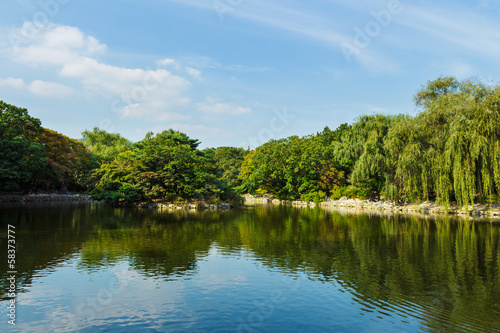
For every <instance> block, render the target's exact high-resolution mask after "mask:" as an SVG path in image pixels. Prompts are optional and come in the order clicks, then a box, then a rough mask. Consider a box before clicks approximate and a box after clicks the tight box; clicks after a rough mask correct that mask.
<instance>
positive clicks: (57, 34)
mask: <svg viewBox="0 0 500 333" xmlns="http://www.w3.org/2000/svg"><path fill="white" fill-rule="evenodd" d="M28 24H30V23H29V22H27V23H24V26H23V27H22V28H21V29H18V30H15V31H13V32H12V33H13V34H14V35H16V34H17V35H18V36H22V34H23V32H22V31H23V30H25V29H27V28H26V25H28ZM105 50H106V45H104V44H101V43H99V41H98V40H97V39H95V38H94V37H92V36H87V35H85V34H84V33H82V32H81V31H80V30H79V29H78V28H75V27H70V26H61V25H56V24H49V25H48V26H47V27H45V29H43V30H42V31H40V32H39V33H38V34H37V35H35V36H34V37H33V38H30V39H27V40H26V43H24V45H18V46H15V47H13V48H12V49H11V50H10V52H9V55H10V56H11V58H12V59H13V60H14V61H18V62H22V63H24V64H27V65H31V66H37V65H56V66H60V65H64V64H67V63H70V62H72V61H74V60H75V58H80V57H81V56H91V55H95V54H98V53H102V52H104V51H105Z"/></svg>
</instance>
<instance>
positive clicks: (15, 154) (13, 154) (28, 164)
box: [0, 101, 46, 191]
mask: <svg viewBox="0 0 500 333" xmlns="http://www.w3.org/2000/svg"><path fill="white" fill-rule="evenodd" d="M41 131H42V128H41V122H40V120H39V119H37V118H33V117H31V116H29V115H28V110H26V109H23V108H18V107H16V106H14V105H10V104H7V103H4V102H3V101H0V156H1V159H0V190H3V191H6V190H18V189H22V188H26V187H28V186H30V182H31V178H32V175H33V173H34V172H35V171H36V170H38V169H39V168H41V167H43V166H44V165H45V164H46V160H45V159H44V158H43V156H42V151H43V146H42V145H41V144H40V143H39V142H38V138H37V136H38V135H39V134H40V132H41Z"/></svg>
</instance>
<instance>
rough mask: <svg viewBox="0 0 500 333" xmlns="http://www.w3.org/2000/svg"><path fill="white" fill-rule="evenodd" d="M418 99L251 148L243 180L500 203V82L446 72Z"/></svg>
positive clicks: (309, 189) (296, 194) (268, 187)
mask: <svg viewBox="0 0 500 333" xmlns="http://www.w3.org/2000/svg"><path fill="white" fill-rule="evenodd" d="M415 101H416V104H417V106H418V107H420V112H419V113H418V115H417V116H415V117H411V116H407V115H398V116H383V115H373V116H362V117H360V118H358V119H357V120H356V121H355V122H354V124H352V125H347V124H344V125H342V126H340V127H339V128H338V129H337V130H335V131H330V130H329V129H328V128H325V130H324V131H323V132H321V133H317V134H316V135H312V136H306V137H303V138H298V137H290V138H287V139H282V140H278V141H275V140H271V141H270V142H268V143H266V144H264V145H262V146H260V147H258V148H257V149H255V150H254V151H252V152H250V154H249V155H247V157H246V159H245V162H244V164H243V167H242V171H241V175H240V177H241V178H242V180H243V185H244V186H245V187H246V188H247V189H248V190H249V191H250V192H252V193H270V194H274V195H276V196H277V197H278V198H280V199H293V198H302V199H304V200H306V201H320V200H321V198H322V197H323V196H325V195H326V196H330V197H332V198H335V199H336V198H339V197H341V196H347V197H351V196H357V197H361V198H367V197H369V196H373V195H376V196H377V197H378V196H379V195H380V194H383V195H385V197H386V198H388V199H393V200H397V201H414V200H437V201H438V202H439V203H441V204H444V205H448V204H449V203H450V202H453V201H456V202H457V203H458V204H459V205H460V206H467V205H470V204H474V203H477V202H492V201H496V202H498V200H499V196H498V194H499V193H500V141H499V140H500V122H499V120H500V87H498V86H497V87H490V86H486V85H484V84H482V83H473V82H470V81H463V82H458V81H457V80H456V79H454V78H448V77H445V78H439V79H437V80H435V81H432V82H429V83H428V85H427V86H426V87H424V88H423V89H422V90H421V91H420V92H419V93H418V94H417V95H416V96H415ZM325 178H326V179H327V181H324V179H325Z"/></svg>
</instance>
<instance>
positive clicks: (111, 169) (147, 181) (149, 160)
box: [92, 129, 238, 202]
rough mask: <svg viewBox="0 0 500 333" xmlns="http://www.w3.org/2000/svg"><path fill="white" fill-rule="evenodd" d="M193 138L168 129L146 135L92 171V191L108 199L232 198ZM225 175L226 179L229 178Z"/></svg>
mask: <svg viewBox="0 0 500 333" xmlns="http://www.w3.org/2000/svg"><path fill="white" fill-rule="evenodd" d="M198 145H199V142H198V140H194V139H190V138H189V137H188V136H187V135H186V134H184V133H180V132H177V131H174V130H171V129H170V130H168V131H163V132H161V133H158V134H156V135H154V134H153V133H148V134H147V135H146V137H145V138H144V139H143V140H142V141H139V142H137V143H135V144H133V145H132V147H131V150H128V151H125V152H122V153H120V154H118V156H116V157H115V159H114V160H113V161H111V162H109V163H107V162H106V163H103V164H102V165H101V168H100V169H99V170H97V171H96V172H95V176H96V177H97V179H98V180H97V182H96V188H95V189H94V190H93V191H92V194H93V196H94V197H96V198H98V199H106V200H108V201H112V202H124V201H133V200H136V199H137V200H138V199H148V200H155V199H161V200H169V201H174V200H179V199H200V200H201V199H208V200H210V201H212V202H218V201H220V200H224V201H233V202H234V201H238V196H237V195H236V193H235V192H234V190H233V188H232V187H231V186H230V185H228V180H227V179H225V178H224V174H223V175H222V176H221V177H218V176H217V173H218V169H217V165H216V161H215V160H214V159H213V158H211V157H210V156H208V155H207V154H206V153H204V152H202V151H200V150H199V149H198ZM229 180H230V179H229Z"/></svg>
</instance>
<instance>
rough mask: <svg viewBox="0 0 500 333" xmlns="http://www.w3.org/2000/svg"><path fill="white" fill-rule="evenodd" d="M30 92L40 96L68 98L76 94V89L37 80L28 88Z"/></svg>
mask: <svg viewBox="0 0 500 333" xmlns="http://www.w3.org/2000/svg"><path fill="white" fill-rule="evenodd" d="M27 88H28V90H29V91H30V92H31V93H33V94H35V95H39V96H45V97H67V96H70V95H72V94H73V93H74V89H73V88H71V87H68V86H65V85H63V84H59V83H56V82H45V81H40V80H35V81H33V82H31V84H30V85H29V86H28V87H27Z"/></svg>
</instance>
